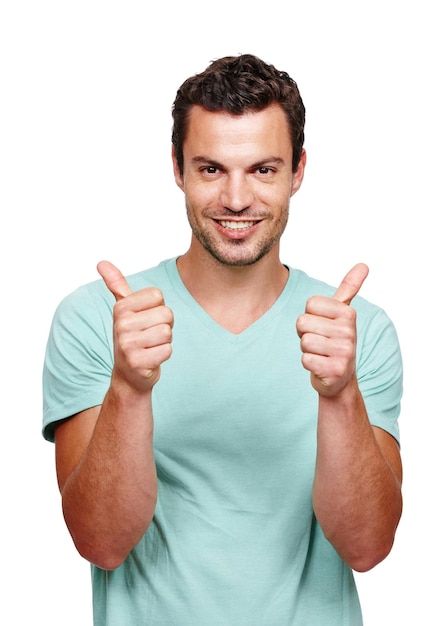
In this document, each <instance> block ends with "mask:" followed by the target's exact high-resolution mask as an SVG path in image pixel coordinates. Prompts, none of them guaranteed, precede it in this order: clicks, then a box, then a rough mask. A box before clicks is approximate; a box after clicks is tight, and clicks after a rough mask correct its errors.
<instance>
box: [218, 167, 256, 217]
mask: <svg viewBox="0 0 444 626" xmlns="http://www.w3.org/2000/svg"><path fill="white" fill-rule="evenodd" d="M253 200H254V193H253V188H252V185H251V182H250V181H249V180H248V176H247V175H246V174H244V173H232V174H229V175H228V176H227V177H226V179H225V181H224V184H223V187H222V190H221V194H220V201H221V203H222V205H223V206H224V208H225V209H229V210H230V211H234V212H236V213H239V212H240V211H243V210H244V209H248V208H249V207H250V206H251V205H252V204H253Z"/></svg>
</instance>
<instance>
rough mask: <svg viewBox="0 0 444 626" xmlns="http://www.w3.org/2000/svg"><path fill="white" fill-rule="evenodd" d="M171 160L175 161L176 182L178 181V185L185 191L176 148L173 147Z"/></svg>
mask: <svg viewBox="0 0 444 626" xmlns="http://www.w3.org/2000/svg"><path fill="white" fill-rule="evenodd" d="M171 158H172V160H173V170H174V180H175V181H176V185H177V186H178V187H179V188H180V189H182V191H184V184H183V177H182V175H181V173H180V171H179V166H178V164H177V158H176V151H175V149H174V146H171Z"/></svg>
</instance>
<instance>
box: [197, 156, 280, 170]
mask: <svg viewBox="0 0 444 626" xmlns="http://www.w3.org/2000/svg"><path fill="white" fill-rule="evenodd" d="M191 161H192V163H197V164H199V163H207V164H211V165H212V166H213V167H217V168H218V169H224V165H223V164H222V163H219V161H215V160H214V159H211V158H209V157H206V156H204V155H198V156H195V157H193V158H192V159H191ZM283 163H284V160H283V159H281V157H274V156H270V157H268V158H266V159H261V160H260V161H257V162H256V163H252V164H251V166H250V167H251V169H257V168H258V167H264V166H265V165H282V164H283Z"/></svg>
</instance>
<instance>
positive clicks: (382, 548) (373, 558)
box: [338, 537, 394, 573]
mask: <svg viewBox="0 0 444 626" xmlns="http://www.w3.org/2000/svg"><path fill="white" fill-rule="evenodd" d="M393 542H394V537H391V538H388V539H387V540H386V541H377V542H374V543H373V542H369V543H368V544H362V543H360V544H359V545H357V546H355V547H354V549H350V546H349V547H348V549H347V550H344V551H343V553H342V554H341V552H340V551H339V550H338V552H339V555H340V556H341V558H342V559H343V560H344V561H345V562H346V563H347V565H349V566H350V567H351V569H353V570H354V571H355V572H360V573H364V572H368V571H370V570H371V569H373V568H374V567H376V565H378V564H379V563H381V562H382V561H383V560H384V559H385V558H386V557H387V556H388V555H389V554H390V552H391V549H392V547H393Z"/></svg>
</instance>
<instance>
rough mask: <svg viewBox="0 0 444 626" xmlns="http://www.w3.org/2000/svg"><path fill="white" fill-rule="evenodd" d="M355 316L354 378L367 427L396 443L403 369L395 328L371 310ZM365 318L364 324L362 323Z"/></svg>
mask: <svg viewBox="0 0 444 626" xmlns="http://www.w3.org/2000/svg"><path fill="white" fill-rule="evenodd" d="M356 310H357V313H358V347H357V376H358V383H359V388H360V390H361V393H362V395H363V397H364V400H365V404H366V409H367V413H368V417H369V420H370V423H371V424H372V425H374V426H378V427H379V428H382V429H384V430H386V431H387V432H389V433H390V434H391V435H392V436H393V437H395V439H396V440H397V441H398V442H399V424H398V418H399V415H400V410H401V398H402V392H403V365H402V357H401V350H400V346H399V341H398V336H397V333H396V330H395V327H394V325H393V323H392V321H391V320H390V318H389V317H388V316H387V314H386V313H385V312H384V311H383V310H382V309H379V308H377V307H372V309H371V311H370V314H367V315H361V311H360V308H359V307H356ZM362 318H364V321H362Z"/></svg>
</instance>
